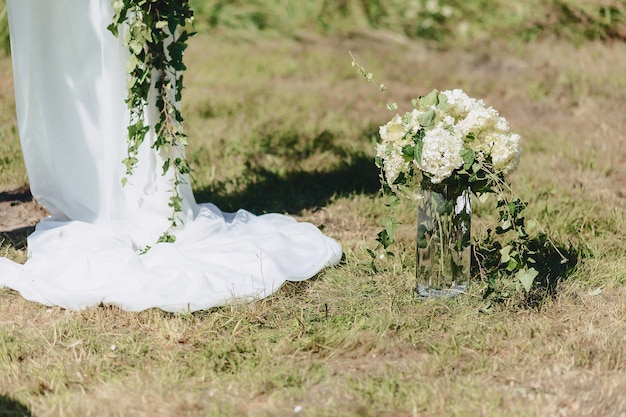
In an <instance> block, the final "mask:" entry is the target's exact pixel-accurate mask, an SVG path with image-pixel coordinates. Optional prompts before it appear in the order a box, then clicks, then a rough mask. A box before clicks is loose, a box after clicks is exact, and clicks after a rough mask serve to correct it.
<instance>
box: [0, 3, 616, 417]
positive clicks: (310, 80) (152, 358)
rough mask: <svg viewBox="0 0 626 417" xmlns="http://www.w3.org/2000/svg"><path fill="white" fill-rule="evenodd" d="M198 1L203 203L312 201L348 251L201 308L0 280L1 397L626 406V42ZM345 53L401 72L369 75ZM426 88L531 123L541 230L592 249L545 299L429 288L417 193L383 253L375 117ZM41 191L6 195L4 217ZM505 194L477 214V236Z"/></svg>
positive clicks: (3, 78) (8, 99)
mask: <svg viewBox="0 0 626 417" xmlns="http://www.w3.org/2000/svg"><path fill="white" fill-rule="evenodd" d="M196 3H198V6H200V5H201V2H196ZM250 3H251V4H255V3H254V2H250ZM276 3H280V2H279V1H276ZM283 3H284V4H287V5H288V4H289V2H288V1H284V2H283ZM311 3H312V4H313V3H315V4H318V3H320V2H311ZM345 3H346V4H354V3H353V2H345ZM370 3H372V4H373V3H375V2H370ZM470 3H472V4H473V3H477V4H478V3H480V2H468V4H470ZM566 3H567V4H571V2H564V4H566ZM207 4H212V3H211V2H207ZM394 4H395V3H394ZM581 4H582V3H581ZM616 4H618V3H617V2H616ZM206 7H209V6H206ZM616 7H619V6H616ZM199 9H200V10H201V11H202V14H200V16H199V19H198V20H199V22H198V24H199V27H201V28H203V30H202V31H201V33H200V34H199V35H198V36H196V37H194V38H193V39H192V40H191V42H190V46H189V49H188V51H187V54H186V63H187V67H188V71H187V73H186V76H185V77H186V78H185V81H186V89H185V92H184V96H183V97H184V99H183V112H184V115H185V117H186V130H187V133H188V134H189V136H190V146H189V157H190V161H191V163H192V165H193V169H194V178H195V182H194V184H193V186H194V191H195V193H196V198H197V200H198V201H200V202H205V201H211V202H213V203H215V204H217V205H218V206H219V207H220V208H222V209H223V210H226V211H231V210H236V209H238V208H246V209H248V210H250V211H252V212H255V213H259V214H260V213H264V212H281V213H288V214H290V215H292V216H294V217H296V218H298V219H299V220H304V221H309V222H312V223H313V224H315V225H317V226H319V227H320V228H322V229H323V231H324V233H326V234H327V235H329V236H331V237H333V238H335V239H337V240H338V241H339V242H340V243H341V245H342V246H343V249H344V252H345V260H344V261H343V262H342V263H341V264H340V265H338V266H336V267H334V268H329V269H326V270H324V271H322V272H321V273H320V274H319V275H318V276H316V277H315V278H313V279H311V280H309V281H306V282H301V283H289V284H286V285H285V286H283V288H281V289H280V290H279V291H278V292H277V293H276V294H275V295H273V296H271V297H269V298H267V299H265V300H260V301H256V302H252V303H249V304H245V305H237V306H231V307H223V308H215V309H211V310H209V311H203V312H198V313H194V314H168V313H164V312H162V311H159V310H148V311H144V312H141V313H128V312H124V311H121V310H119V309H117V308H115V307H110V306H100V307H94V308H90V309H86V310H84V311H80V312H75V311H67V310H63V309H60V308H57V307H52V308H50V307H44V306H41V305H38V304H33V303H30V302H28V301H26V300H24V299H23V298H22V297H21V296H20V295H19V294H17V293H15V292H12V291H10V290H7V289H3V290H0V416H11V417H17V416H42V417H43V416H81V417H86V416H172V415H176V416H225V415H228V416H290V415H302V416H390V417H391V416H503V415H506V416H558V415H563V416H613V415H616V416H617V415H622V414H623V413H625V412H626V399H625V397H624V395H623V392H624V391H625V390H626V336H625V335H626V288H625V287H624V284H626V238H625V233H624V231H625V230H626V214H625V213H626V147H625V146H624V143H626V134H625V133H624V132H625V130H624V114H626V104H625V103H626V72H624V70H623V69H624V68H626V44H625V43H624V42H623V40H622V41H620V40H619V37H617V36H616V35H612V36H609V37H605V38H602V36H599V35H598V36H595V35H593V34H587V35H585V37H584V38H585V40H584V41H581V38H580V37H576V36H570V35H568V33H567V31H565V29H563V28H561V30H560V31H556V30H555V31H554V33H556V34H557V35H558V36H557V35H554V34H553V35H548V34H542V33H539V32H538V31H539V29H537V28H536V27H535V30H534V31H533V30H530V29H532V28H533V27H534V26H532V25H530V26H529V27H528V28H527V29H528V30H526V31H524V33H522V34H521V35H519V36H516V37H514V38H503V37H498V36H487V37H481V36H479V34H476V35H474V37H473V38H472V39H466V40H463V41H459V42H457V43H455V42H453V41H452V40H451V39H456V38H445V40H442V39H434V40H433V39H427V38H425V37H424V36H421V35H420V36H413V35H412V36H406V33H399V32H398V31H391V30H389V29H388V28H385V27H381V26H384V25H383V23H384V22H383V23H380V24H379V27H378V29H376V28H374V29H372V28H371V27H372V26H373V25H372V23H371V22H369V23H368V24H367V27H365V26H364V25H363V24H360V23H359V22H360V21H359V20H358V19H356V18H354V19H353V20H350V22H352V26H353V27H350V28H346V29H345V30H331V29H332V28H336V26H333V25H332V22H331V23H328V22H327V23H326V26H324V22H322V23H319V22H318V23H317V24H316V25H312V26H310V27H309V26H307V25H304V24H302V25H300V27H296V28H294V27H283V26H276V25H277V24H276V25H275V26H276V27H279V28H280V30H261V29H259V28H258V25H255V24H251V27H244V28H242V24H241V21H245V22H249V21H250V20H249V16H251V15H252V16H257V17H258V16H263V14H262V13H260V12H259V13H257V14H251V15H249V14H239V15H237V14H233V13H231V14H222V17H221V19H222V20H220V22H222V23H220V25H218V26H216V27H211V22H212V20H211V19H206V18H204V17H205V16H209V15H210V14H209V12H208V11H206V10H204V9H202V7H199ZM241 10H244V11H245V10H249V9H245V8H243V9H241ZM286 10H287V9H286ZM226 11H228V9H226ZM618 11H619V10H618ZM231 12H232V10H231ZM224 13H226V12H224ZM224 16H225V17H224ZM233 16H234V17H233ZM237 16H239V17H237ZM242 16H243V17H242ZM227 17H228V18H229V19H230V20H225V19H226V18H227ZM237 19H239V20H237ZM246 19H248V20H246ZM257 20H258V19H257ZM230 21H236V22H239V23H238V24H236V25H235V24H231V25H230V26H229V24H227V23H228V22H230ZM224 22H226V23H224ZM252 22H253V23H254V22H257V21H256V20H254V19H253V20H252ZM257 23H258V22H257ZM513 23H515V22H513ZM320 25H321V26H320ZM484 25H485V26H482V28H483V29H484V30H485V31H486V32H488V30H495V29H493V28H492V26H488V25H495V23H494V22H485V23H484ZM231 26H236V27H235V28H233V27H231ZM320 27H321V28H320ZM537 27H538V26H537ZM564 27H566V26H564ZM569 27H572V26H569ZM324 28H326V29H324ZM328 28H330V29H328ZM479 28H480V27H479ZM486 32H485V33H486ZM605 32H606V29H605ZM442 33H443V34H442V35H441V36H447V35H446V33H445V31H444V32H442ZM476 33H478V31H476ZM489 33H497V32H489ZM572 33H574V31H572ZM575 33H580V31H575ZM531 35H533V36H531ZM539 35H542V36H539ZM457 36H459V35H458V34H457ZM581 36H582V35H581ZM609 38H610V39H613V40H609ZM349 51H350V52H352V54H353V55H354V56H355V57H356V58H357V59H358V61H359V63H360V64H362V65H364V66H365V67H366V68H367V69H368V70H369V71H372V72H373V73H374V75H375V77H376V79H378V80H380V81H381V82H384V83H385V85H386V86H387V87H388V92H387V93H385V94H382V93H380V92H379V91H378V89H377V88H376V86H374V85H372V84H369V83H367V82H366V81H365V80H363V79H362V78H361V77H359V75H358V74H357V73H356V71H355V69H354V68H353V67H352V66H351V58H350V55H349ZM10 68H11V67H10V58H9V57H8V56H4V57H2V58H0V71H1V72H0V108H2V110H3V111H2V112H0V203H2V201H3V199H4V200H10V198H9V194H10V192H12V191H14V190H20V189H21V190H24V189H25V187H27V186H28V182H27V181H28V180H27V176H26V172H25V168H24V164H23V161H22V160H21V154H20V148H19V139H18V136H17V132H16V121H15V116H14V112H15V107H14V104H13V96H12V74H11V70H10ZM433 88H438V89H441V90H445V89H451V88H462V89H464V90H465V91H466V92H467V93H468V94H469V95H470V96H473V97H479V98H482V99H484V101H485V102H486V103H487V104H488V105H490V106H493V107H494V108H496V109H498V110H499V111H500V113H501V114H502V115H503V116H504V117H506V119H507V120H508V121H509V123H510V125H511V128H512V129H513V130H514V131H516V132H518V133H519V134H520V135H522V138H523V139H522V146H523V155H522V161H521V164H520V166H519V168H518V170H517V171H516V172H515V173H514V174H513V175H512V176H511V182H512V186H513V188H514V189H515V190H516V192H517V193H518V195H519V196H520V197H521V198H522V199H523V200H526V201H528V202H529V206H528V209H527V211H528V216H529V218H530V217H532V218H534V219H536V220H537V224H538V225H539V226H535V227H534V229H533V230H532V232H533V233H537V232H539V231H545V232H546V233H547V234H548V235H549V236H551V237H552V238H553V239H554V240H555V241H558V242H562V243H563V244H570V243H571V245H572V247H573V248H575V251H574V252H573V253H575V255H576V260H577V262H578V263H577V266H576V268H575V270H574V271H573V272H572V273H571V274H570V275H568V276H567V277H563V278H564V279H562V280H561V281H560V282H559V284H558V286H557V291H556V293H555V294H554V295H552V296H550V297H546V298H544V299H543V300H541V302H540V303H535V304H533V305H530V306H529V305H525V304H524V303H518V302H509V303H507V302H503V303H491V304H490V305H489V306H487V302H486V301H485V300H483V299H482V297H481V291H480V290H481V288H482V287H481V283H480V282H474V283H473V285H472V286H471V287H470V290H469V293H468V294H467V295H465V296H462V297H457V298H455V299H451V300H428V301H420V300H418V299H416V297H415V294H414V291H413V290H414V287H415V277H414V270H415V255H414V248H415V242H414V239H415V237H414V229H415V225H414V223H415V208H414V207H412V206H411V205H410V204H409V203H406V204H404V205H403V206H402V207H401V208H400V209H399V210H398V213H397V216H398V218H399V219H400V221H401V222H402V223H403V226H402V228H401V230H400V232H399V234H398V236H399V239H398V240H399V241H398V243H397V245H396V247H395V248H394V252H395V256H393V257H385V258H384V259H382V260H381V259H378V260H377V261H376V270H374V269H373V268H372V265H371V260H372V259H371V257H370V255H369V254H368V249H374V248H375V247H376V241H375V239H376V234H377V233H378V232H379V230H380V229H381V226H380V221H381V219H382V218H383V217H384V216H385V215H386V208H385V204H384V199H383V198H381V196H380V194H379V180H378V170H377V168H376V166H375V165H374V161H373V158H374V154H375V149H374V145H375V142H376V140H377V137H376V135H377V131H378V126H379V125H381V124H383V123H385V122H386V121H387V120H389V119H390V118H391V116H392V115H393V113H390V112H389V111H388V110H387V109H386V107H385V103H386V102H387V101H388V100H393V101H396V102H397V103H398V104H399V106H400V108H399V111H400V112H404V111H407V110H409V108H410V101H411V99H412V98H415V97H417V96H418V95H422V94H426V93H428V92H429V91H430V90H432V89H433ZM25 204H27V203H26V202H18V203H15V204H12V205H11V204H6V205H4V206H2V207H3V208H4V212H3V213H0V220H2V219H5V220H6V218H7V217H11V216H17V215H18V211H17V210H18V209H19V208H20V207H21V208H25V207H26V206H24V205H25ZM29 204H31V205H30V206H28V208H27V209H28V210H31V213H32V214H33V216H32V217H33V218H37V217H38V216H41V211H36V210H41V209H39V208H37V207H36V206H35V204H34V203H29ZM492 215H493V213H492V210H490V209H489V207H488V206H486V207H482V208H481V209H479V210H477V211H476V213H475V216H474V219H473V222H474V224H475V228H474V230H473V234H474V236H475V237H476V238H479V237H480V235H481V233H483V232H484V225H485V223H486V222H487V221H488V220H489V219H490V218H491V216H492ZM0 224H2V222H0ZM31 225H32V221H31V222H30V223H28V221H26V220H24V221H23V224H22V225H21V227H28V226H31ZM5 229H6V230H2V231H0V242H3V243H2V245H1V246H0V255H1V256H8V257H10V258H12V259H14V260H18V261H24V260H25V259H26V258H27V249H26V248H25V247H24V245H23V238H24V234H25V233H26V232H25V231H27V230H29V229H24V230H25V231H22V232H21V233H22V235H19V233H18V234H16V233H11V230H10V229H9V228H7V227H5ZM487 307H489V308H487Z"/></svg>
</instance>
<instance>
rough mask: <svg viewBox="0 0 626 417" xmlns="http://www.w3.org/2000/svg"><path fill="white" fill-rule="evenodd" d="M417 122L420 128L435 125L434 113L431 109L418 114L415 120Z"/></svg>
mask: <svg viewBox="0 0 626 417" xmlns="http://www.w3.org/2000/svg"><path fill="white" fill-rule="evenodd" d="M417 121H418V122H419V124H420V125H421V126H424V127H430V126H432V125H434V124H435V111H434V110H433V109H430V110H426V111H425V112H424V113H422V114H420V115H419V116H418V118H417Z"/></svg>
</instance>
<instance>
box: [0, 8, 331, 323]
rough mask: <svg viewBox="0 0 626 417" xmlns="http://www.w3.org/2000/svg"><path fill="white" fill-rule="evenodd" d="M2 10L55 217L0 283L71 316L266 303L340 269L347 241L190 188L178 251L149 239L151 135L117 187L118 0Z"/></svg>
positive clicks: (156, 225) (26, 124)
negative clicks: (285, 289)
mask: <svg viewBox="0 0 626 417" xmlns="http://www.w3.org/2000/svg"><path fill="white" fill-rule="evenodd" d="M7 10H8V15H9V25H10V31H11V46H12V54H13V68H14V79H15V96H16V106H17V118H18V125H19V133H20V139H21V143H22V150H23V154H24V159H25V163H26V167H27V171H28V175H29V180H30V186H31V191H32V193H33V196H34V197H35V199H36V200H37V201H39V202H40V203H41V204H42V205H43V206H44V207H46V209H48V211H49V212H50V213H51V216H50V217H49V218H46V219H44V220H42V221H41V222H40V223H39V224H38V225H37V227H36V230H35V232H34V233H33V234H32V235H31V236H29V238H28V250H29V259H28V261H27V262H26V263H25V264H24V265H21V264H17V263H14V262H12V261H10V260H8V259H6V258H0V287H1V286H7V287H9V288H12V289H15V290H17V291H19V292H20V293H21V294H22V296H23V297H25V298H26V299H28V300H32V301H36V302H38V303H41V304H45V305H57V306H61V307H64V308H68V309H82V308H85V307H89V306H94V305H98V304H100V303H104V304H110V305H116V306H119V307H120V308H122V309H125V310H130V311H139V310H143V309H147V308H151V307H158V308H161V309H163V310H166V311H173V312H178V311H196V310H201V309H207V308H210V307H214V306H218V305H224V304H228V303H231V302H233V301H236V300H241V299H253V298H263V297H266V296H268V295H270V294H271V293H273V292H274V291H276V290H277V289H278V288H279V287H280V286H281V285H282V284H283V283H284V282H285V281H287V280H291V281H298V280H305V279H308V278H310V277H312V276H313V275H315V274H316V273H318V272H319V271H320V270H321V269H322V268H324V267H325V266H328V265H333V264H336V263H337V262H338V261H339V259H340V257H341V248H340V246H339V245H338V244H337V242H335V241H334V240H332V239H330V238H328V237H326V236H324V235H323V234H322V233H321V232H320V231H319V229H318V228H317V227H315V226H314V225H312V224H309V223H302V222H296V221H295V220H294V219H293V218H290V217H288V216H284V215H279V214H266V215H261V216H255V215H253V214H251V213H249V212H246V211H244V210H240V211H238V212H237V213H232V214H231V213H223V212H221V211H220V210H219V209H218V208H217V207H215V206H214V205H212V204H196V202H195V200H194V197H193V193H192V191H191V187H190V186H189V185H183V186H182V188H181V193H182V195H183V197H184V207H183V213H182V217H183V218H184V221H185V225H184V226H183V227H182V228H181V229H180V230H177V231H176V232H175V235H176V238H177V239H176V242H175V243H173V244H170V243H159V244H154V242H155V241H156V240H157V239H158V237H159V236H160V235H161V234H162V233H163V231H164V230H166V229H167V227H168V224H169V221H168V217H169V216H170V214H171V209H170V208H169V207H168V205H167V204H168V200H169V195H170V194H169V191H170V189H171V185H170V182H169V180H168V178H166V177H163V176H161V162H162V159H161V158H160V156H159V155H158V154H156V153H155V152H154V151H153V150H152V149H150V146H149V145H150V142H151V141H150V139H151V138H152V139H153V135H152V133H150V135H152V136H150V135H149V137H148V138H147V139H146V142H145V143H144V145H142V149H141V151H140V157H139V159H140V163H139V165H138V167H137V169H136V172H135V174H134V175H133V176H132V177H131V178H130V184H129V185H127V186H126V187H122V186H121V179H122V176H123V174H124V166H123V165H122V163H121V161H122V159H123V158H124V157H125V152H126V126H127V125H128V110H127V108H126V104H125V103H124V99H125V97H126V94H127V90H126V57H127V54H126V48H125V47H124V46H123V45H122V44H121V41H120V40H119V39H117V38H115V37H114V36H113V35H112V34H111V33H110V32H109V31H108V30H107V29H106V26H107V25H108V24H110V23H111V22H112V13H113V12H112V6H111V0H8V1H7ZM148 110H149V109H148ZM146 245H152V248H151V249H150V250H149V251H148V252H147V253H145V254H143V255H140V254H139V252H140V248H143V247H145V246H146Z"/></svg>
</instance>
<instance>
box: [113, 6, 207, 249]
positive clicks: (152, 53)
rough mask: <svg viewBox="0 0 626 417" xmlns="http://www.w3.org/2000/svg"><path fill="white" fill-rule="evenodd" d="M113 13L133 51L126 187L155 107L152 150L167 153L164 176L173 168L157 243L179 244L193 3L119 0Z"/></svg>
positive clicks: (185, 171) (186, 169)
mask: <svg viewBox="0 0 626 417" xmlns="http://www.w3.org/2000/svg"><path fill="white" fill-rule="evenodd" d="M113 10H114V16H113V22H112V23H111V24H110V25H109V26H108V29H109V30H110V31H111V32H112V33H113V34H114V35H115V36H119V34H120V32H122V33H124V34H125V39H124V44H125V45H126V46H128V51H129V53H130V57H129V59H128V67H127V71H128V75H129V79H128V97H127V98H126V104H127V105H128V108H129V110H130V123H129V126H128V150H127V156H126V158H125V159H124V160H123V161H122V163H123V164H124V165H125V167H126V172H125V176H124V178H123V179H122V185H126V183H127V182H128V178H129V177H130V176H131V175H132V174H133V170H134V169H135V167H136V165H137V163H138V162H139V161H138V159H137V157H138V153H139V148H140V146H141V145H142V143H143V142H144V139H145V137H146V134H147V133H148V132H149V131H150V129H151V127H152V126H150V125H149V123H147V122H146V108H148V107H149V106H150V105H156V108H157V109H158V113H159V119H158V121H157V122H156V123H155V124H154V126H153V128H154V132H155V134H156V140H155V142H154V143H153V144H152V145H151V147H152V148H153V149H154V150H155V151H157V152H159V151H161V150H165V151H166V152H165V153H166V155H167V157H166V158H165V162H164V163H163V175H166V174H167V173H168V172H169V171H170V170H173V179H172V191H171V197H170V199H169V206H170V207H171V208H172V215H171V216H170V218H169V221H170V226H169V228H168V229H167V230H166V231H165V232H164V233H163V234H162V235H161V237H160V238H159V240H158V241H159V242H174V241H175V237H174V236H173V235H172V234H171V231H172V229H173V228H175V227H176V226H178V225H179V223H180V221H181V220H180V219H179V218H178V213H180V212H181V211H182V203H183V199H182V196H181V195H180V191H179V187H178V186H179V185H180V184H183V183H184V182H185V181H186V178H187V176H188V175H189V173H190V171H191V169H190V167H189V163H188V162H187V160H186V159H185V148H186V146H187V135H186V134H185V133H184V131H183V129H182V122H183V116H182V114H181V112H180V109H179V107H178V103H180V100H181V94H182V90H183V75H182V71H183V70H184V69H185V65H184V64H183V53H184V51H185V48H186V47H187V41H188V40H189V38H190V37H191V36H193V35H194V34H195V32H193V30H192V23H193V12H192V11H191V9H190V7H189V1H188V0H114V1H113ZM122 27H123V30H121V28H122ZM152 88H154V89H155V90H156V100H155V102H154V103H150V102H149V99H148V97H149V94H150V91H151V89H152Z"/></svg>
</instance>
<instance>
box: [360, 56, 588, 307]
mask: <svg viewBox="0 0 626 417" xmlns="http://www.w3.org/2000/svg"><path fill="white" fill-rule="evenodd" d="M350 55H351V57H352V66H353V67H356V68H357V70H358V72H359V73H360V74H361V75H362V76H363V77H364V78H365V79H366V80H367V81H368V82H371V83H374V80H373V74H372V73H369V72H367V71H366V70H365V69H364V68H363V67H362V66H361V65H360V64H358V63H357V62H356V60H355V58H354V56H352V54H350ZM379 89H380V91H381V92H385V91H386V87H385V86H384V85H383V84H380V85H379ZM412 104H413V110H412V111H410V112H407V113H405V114H403V115H399V114H396V115H394V116H393V117H392V119H391V120H390V121H389V122H388V123H386V124H384V125H383V126H380V128H379V134H380V142H379V143H378V144H377V145H376V165H377V166H378V167H379V169H380V170H381V184H382V191H383V195H385V196H387V199H386V205H387V206H388V207H389V209H390V211H391V212H392V213H393V211H394V210H395V208H396V207H397V206H398V205H399V204H400V203H401V200H403V199H404V200H405V201H406V200H408V201H412V202H414V203H415V204H416V206H417V218H418V220H417V239H416V252H417V253H416V278H417V281H418V286H417V288H416V290H417V293H418V294H419V295H420V296H428V297H430V296H444V297H447V296H451V295H455V294H457V293H460V292H464V291H465V284H466V283H467V280H468V279H469V278H470V277H472V278H479V279H480V281H481V282H482V283H483V284H484V285H483V289H484V291H483V298H484V299H485V300H492V301H493V300H497V301H503V302H509V301H511V300H513V299H514V297H515V295H516V294H519V295H522V294H523V296H522V300H524V302H530V300H531V299H533V297H534V298H535V299H541V298H542V297H545V296H546V294H549V293H550V291H551V290H553V289H554V286H555V285H556V282H558V279H559V278H561V277H565V276H567V275H568V274H569V273H570V272H571V271H572V270H573V268H574V267H575V265H576V262H577V256H578V255H577V252H576V250H575V249H574V248H573V247H572V245H571V244H570V246H569V249H565V248H564V247H563V246H562V245H557V244H555V243H554V242H553V240H552V239H550V237H548V235H547V234H546V233H545V232H544V228H543V227H541V225H539V223H538V222H537V221H536V219H533V224H534V225H535V226H534V227H536V228H538V229H539V230H540V232H539V233H536V234H535V235H533V236H531V235H530V234H529V233H528V232H527V229H526V221H525V218H524V216H523V212H524V210H525V208H526V207H527V205H528V203H526V202H524V201H522V200H521V199H520V198H518V197H517V196H515V193H514V192H513V190H512V189H511V187H510V184H509V182H508V181H507V179H506V176H507V175H508V174H510V173H511V172H513V171H514V170H515V169H516V168H517V166H518V164H519V162H520V155H521V146H520V136H519V135H518V134H516V133H512V132H511V131H510V127H509V124H508V122H507V121H506V119H505V118H504V117H502V116H500V115H499V113H498V112H497V111H496V110H495V109H493V108H492V107H488V106H486V105H485V103H484V102H483V101H482V100H479V99H475V98H471V97H469V96H468V95H467V94H466V93H465V92H463V91H462V90H460V89H454V90H445V91H437V90H434V91H432V92H430V93H429V94H427V95H425V96H421V97H419V98H417V99H415V100H413V101H412ZM387 108H388V109H389V110H392V111H395V110H397V108H398V106H397V104H396V103H393V102H388V103H387ZM472 195H475V196H477V197H478V199H479V200H480V201H482V202H485V201H487V197H488V196H489V195H495V196H496V201H497V203H496V207H495V208H496V210H497V212H498V220H497V223H496V224H495V225H493V226H490V227H488V228H487V230H486V235H485V236H482V237H481V238H479V239H476V238H475V239H474V240H473V241H472V242H471V244H470V225H471V216H472V209H471V196H472ZM381 224H382V226H383V227H384V229H383V230H381V232H380V233H378V237H377V241H378V243H379V248H380V247H382V248H383V249H384V250H385V252H384V253H383V254H382V255H380V256H379V255H377V251H378V250H369V253H370V256H371V257H372V260H373V261H372V267H373V269H374V271H377V270H378V268H377V266H376V262H375V261H376V260H377V259H378V258H380V257H382V258H384V254H388V255H393V253H392V252H390V251H389V250H388V247H389V246H390V245H392V244H393V243H394V241H395V233H396V231H397V229H398V227H399V225H400V223H399V222H398V221H397V220H395V219H394V218H393V217H392V214H390V215H389V216H387V217H385V218H384V219H382V221H381ZM470 246H471V247H470ZM565 254H567V256H565ZM470 258H471V262H470ZM441 278H442V280H443V281H445V284H443V285H438V284H437V281H438V280H439V279H441ZM441 289H443V291H441ZM491 306H492V303H491V301H489V302H488V303H487V305H486V306H485V308H487V309H490V308H491Z"/></svg>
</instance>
